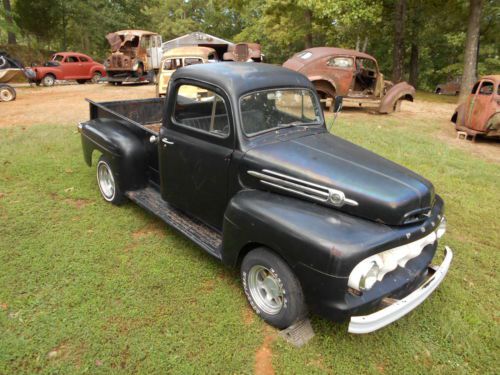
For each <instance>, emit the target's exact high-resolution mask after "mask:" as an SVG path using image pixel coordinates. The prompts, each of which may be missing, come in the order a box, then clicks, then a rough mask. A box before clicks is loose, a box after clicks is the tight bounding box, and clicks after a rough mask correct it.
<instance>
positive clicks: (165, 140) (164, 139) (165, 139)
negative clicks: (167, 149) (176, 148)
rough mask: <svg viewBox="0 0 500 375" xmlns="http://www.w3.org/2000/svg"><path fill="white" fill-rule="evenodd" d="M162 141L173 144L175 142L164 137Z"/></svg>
mask: <svg viewBox="0 0 500 375" xmlns="http://www.w3.org/2000/svg"><path fill="white" fill-rule="evenodd" d="M161 141H162V142H163V143H165V144H166V145H173V144H174V142H171V141H169V140H168V139H167V138H162V139H161Z"/></svg>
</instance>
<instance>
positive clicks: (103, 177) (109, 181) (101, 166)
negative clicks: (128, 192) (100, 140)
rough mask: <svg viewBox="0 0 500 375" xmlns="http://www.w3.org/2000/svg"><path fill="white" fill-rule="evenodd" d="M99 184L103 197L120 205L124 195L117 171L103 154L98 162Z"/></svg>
mask: <svg viewBox="0 0 500 375" xmlns="http://www.w3.org/2000/svg"><path fill="white" fill-rule="evenodd" d="M97 185H98V186H99V190H100V191H101V195H102V197H103V198H104V199H105V200H106V201H108V202H110V203H113V204H116V205H119V204H120V203H122V202H123V199H124V196H123V193H122V191H121V190H120V187H119V185H118V181H117V178H116V175H115V173H113V170H112V168H111V164H110V162H109V160H108V158H107V157H106V156H104V155H102V156H101V157H100V158H99V162H98V163H97Z"/></svg>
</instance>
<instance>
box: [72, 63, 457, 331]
mask: <svg viewBox="0 0 500 375" xmlns="http://www.w3.org/2000/svg"><path fill="white" fill-rule="evenodd" d="M90 113H91V119H90V120H89V121H87V122H84V123H81V124H80V125H79V131H80V132H81V137H82V145H83V153H84V158H85V161H86V163H87V164H88V165H89V166H90V165H91V164H92V155H93V151H94V150H97V151H98V153H100V154H101V156H100V158H99V160H98V162H97V182H98V185H99V188H100V190H101V193H102V196H103V197H104V199H105V200H106V201H108V202H111V203H114V204H119V203H122V202H123V200H124V199H125V198H128V199H130V200H132V201H134V202H136V203H137V204H139V205H140V206H142V207H143V208H145V209H147V210H148V211H150V212H152V213H153V214H155V215H156V216H158V217H159V218H161V219H162V220H163V221H165V222H166V223H167V224H169V225H170V226H172V227H173V228H175V229H177V230H178V231H179V232H181V233H182V234H184V235H185V236H187V237H188V238H190V239H191V240H193V241H194V242H195V243H196V244H198V245H199V246H200V247H201V248H203V249H204V250H205V251H207V252H208V253H209V254H211V255H213V256H214V257H216V258H218V259H220V260H221V261H222V262H223V263H224V264H226V265H229V266H234V267H239V268H240V270H241V279H242V284H243V288H244V291H245V293H246V296H247V297H248V301H249V302H250V304H251V306H252V307H253V309H254V310H255V312H256V313H257V314H259V316H261V317H262V318H263V319H264V320H265V321H266V322H268V323H269V324H271V325H273V326H276V327H278V328H285V327H288V326H290V325H292V324H293V323H295V322H297V321H299V320H300V319H302V318H304V317H305V316H306V315H307V312H308V310H311V311H313V312H317V313H319V314H321V315H322V316H324V317H326V318H328V319H332V320H336V321H341V320H345V319H348V318H350V325H349V331H350V332H353V333H367V332H371V331H374V330H376V329H379V328H381V327H383V326H385V325H387V324H389V323H391V322H393V321H395V320H396V319H398V318H400V317H401V316H403V315H405V314H406V313H408V312H409V311H411V310H412V309H413V308H415V307H416V306H417V305H419V304H420V303H421V302H422V301H423V300H425V299H426V298H427V297H428V296H429V295H430V294H431V293H432V291H433V290H434V289H435V288H436V287H437V286H438V285H439V284H440V283H441V281H442V280H443V278H444V277H445V275H446V273H447V271H448V268H449V265H450V262H451V258H452V252H451V250H450V249H449V248H448V247H446V248H445V252H446V255H445V257H444V261H443V262H442V264H441V265H439V266H437V267H436V266H431V261H432V259H433V258H434V255H435V253H436V249H437V245H438V244H437V240H438V238H440V237H441V236H442V235H443V234H444V232H445V229H446V228H445V226H446V221H445V218H444V216H443V201H442V199H441V198H440V197H439V196H438V195H436V194H435V193H434V188H433V186H432V184H431V183H430V182H429V181H427V180H426V179H424V178H423V177H421V176H419V175H417V174H415V173H413V172H411V171H409V170H408V169H406V168H403V167H401V166H399V165H397V164H395V163H393V162H391V161H389V160H386V159H384V158H382V157H380V156H377V155H376V154H374V153H372V152H370V151H367V150H365V149H363V148H361V147H358V146H356V145H354V144H352V143H350V142H347V141H345V140H343V139H341V138H339V137H336V136H334V135H332V134H330V133H329V132H328V131H327V129H326V127H325V120H324V117H323V113H322V111H321V106H320V102H319V99H318V96H317V94H316V91H315V90H314V87H313V86H312V84H311V83H310V81H309V80H308V79H307V78H306V77H305V76H303V75H301V74H299V73H296V72H293V71H290V70H287V69H284V68H281V67H275V66H270V65H266V64H245V63H220V64H204V65H193V66H189V67H186V68H182V69H179V70H177V71H176V72H175V73H174V75H173V76H172V79H171V82H170V85H169V87H168V95H167V96H166V98H155V99H148V100H136V101H118V102H107V103H94V102H90Z"/></svg>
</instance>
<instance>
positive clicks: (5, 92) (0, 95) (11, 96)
mask: <svg viewBox="0 0 500 375" xmlns="http://www.w3.org/2000/svg"><path fill="white" fill-rule="evenodd" d="M13 100H16V90H14V88H13V87H11V86H8V85H0V102H11V101H13Z"/></svg>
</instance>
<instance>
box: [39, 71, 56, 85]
mask: <svg viewBox="0 0 500 375" xmlns="http://www.w3.org/2000/svg"><path fill="white" fill-rule="evenodd" d="M55 82H56V77H54V76H53V75H52V74H47V75H46V76H45V77H43V78H42V85H44V86H45V87H50V86H54V83H55Z"/></svg>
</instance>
